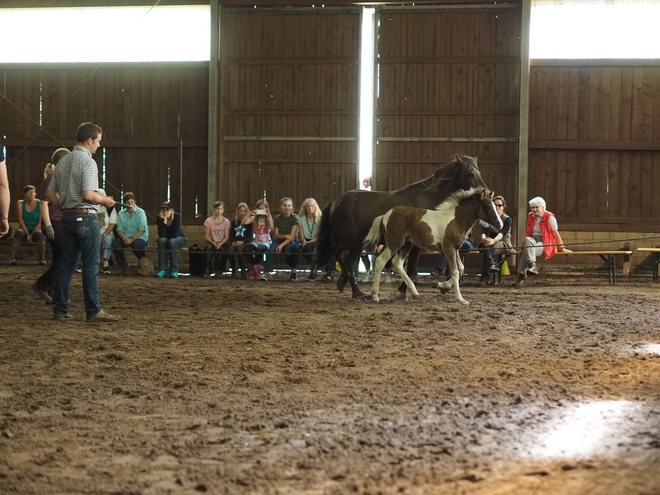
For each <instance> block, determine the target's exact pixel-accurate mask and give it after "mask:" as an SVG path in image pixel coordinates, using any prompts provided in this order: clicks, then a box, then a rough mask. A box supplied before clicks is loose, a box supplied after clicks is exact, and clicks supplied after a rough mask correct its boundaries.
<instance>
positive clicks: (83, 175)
mask: <svg viewBox="0 0 660 495" xmlns="http://www.w3.org/2000/svg"><path fill="white" fill-rule="evenodd" d="M98 189H99V168H98V166H97V165H96V162H95V161H94V159H93V158H92V154H91V153H90V152H89V150H88V149H86V148H84V147H82V146H78V145H76V146H74V147H73V151H72V152H71V153H69V154H68V155H66V156H65V157H64V158H62V159H61V160H60V161H59V162H58V163H57V168H56V169H55V175H54V176H53V180H52V181H50V184H49V185H48V190H49V191H53V192H56V193H58V194H59V195H60V208H61V209H63V210H70V209H73V208H87V209H93V210H96V211H98V209H99V207H98V205H91V204H89V203H86V202H85V200H84V199H83V196H82V192H83V191H98Z"/></svg>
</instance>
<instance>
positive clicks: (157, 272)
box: [156, 270, 167, 278]
mask: <svg viewBox="0 0 660 495" xmlns="http://www.w3.org/2000/svg"><path fill="white" fill-rule="evenodd" d="M166 275H167V271H166V270H158V271H156V276H157V277H158V278H163V277H165V276H166Z"/></svg>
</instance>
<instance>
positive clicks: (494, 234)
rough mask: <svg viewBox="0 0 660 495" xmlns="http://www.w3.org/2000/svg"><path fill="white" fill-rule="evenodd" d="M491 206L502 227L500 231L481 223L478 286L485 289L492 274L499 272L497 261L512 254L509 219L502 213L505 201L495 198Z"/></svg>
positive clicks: (500, 197)
mask: <svg viewBox="0 0 660 495" xmlns="http://www.w3.org/2000/svg"><path fill="white" fill-rule="evenodd" d="M493 204H494V205H495V208H496V209H497V213H499V215H500V217H501V218H502V224H503V227H502V228H501V229H500V230H497V229H495V228H494V227H493V226H492V225H489V224H487V223H484V222H481V244H479V249H480V250H481V252H482V253H484V262H483V266H482V268H481V280H480V281H479V285H481V286H482V287H485V286H486V285H488V280H489V278H490V274H491V273H492V272H499V271H500V266H499V264H498V263H497V260H498V259H499V258H500V256H502V255H503V254H505V253H508V252H514V251H513V247H512V245H511V217H510V216H509V215H507V214H506V213H504V209H505V208H506V201H504V196H495V198H493Z"/></svg>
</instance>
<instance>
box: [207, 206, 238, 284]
mask: <svg viewBox="0 0 660 495" xmlns="http://www.w3.org/2000/svg"><path fill="white" fill-rule="evenodd" d="M224 212H225V204H224V203H223V202H222V201H216V202H215V203H213V216H211V217H208V218H207V219H206V220H205V221H204V227H206V234H205V235H204V238H205V239H206V266H207V270H208V274H209V275H211V273H215V274H216V275H218V276H220V275H221V274H222V272H223V271H224V269H225V266H226V264H227V253H228V249H227V248H228V246H229V244H228V242H229V229H230V228H231V223H230V222H229V220H228V219H227V218H225V217H224V216H223V213H224ZM218 254H219V255H220V261H219V263H218V261H217V260H215V258H216V255H218ZM214 262H215V263H214ZM214 265H215V266H214Z"/></svg>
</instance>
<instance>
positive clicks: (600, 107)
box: [529, 61, 660, 231]
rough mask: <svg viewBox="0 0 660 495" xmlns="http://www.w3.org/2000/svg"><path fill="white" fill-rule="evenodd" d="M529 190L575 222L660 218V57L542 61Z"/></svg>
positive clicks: (534, 79) (535, 88) (533, 84)
mask: <svg viewBox="0 0 660 495" xmlns="http://www.w3.org/2000/svg"><path fill="white" fill-rule="evenodd" d="M530 77H531V79H530V88H531V94H530V100H531V101H532V102H533V103H532V105H531V110H530V111H531V115H530V169H529V172H530V175H529V194H530V195H531V196H536V195H540V196H543V197H544V198H545V199H546V202H547V203H548V207H549V208H550V209H551V210H552V211H553V212H554V213H556V214H557V215H558V216H559V218H560V219H561V220H562V223H564V224H566V223H568V225H569V226H570V227H571V228H574V229H576V230H580V229H586V230H594V229H596V230H598V229H599V224H600V225H602V226H603V227H602V228H603V229H605V230H611V229H612V228H613V227H612V226H616V225H621V226H625V225H635V226H636V228H637V229H638V231H639V229H640V228H641V229H643V228H644V225H651V224H655V223H657V222H658V221H660V208H658V207H657V206H656V205H657V202H658V200H659V199H660V192H656V191H660V133H658V132H657V130H658V129H660V113H658V112H656V111H655V110H656V109H660V64H659V63H658V62H657V61H550V62H543V63H541V62H537V63H536V64H535V65H533V67H532V71H531V76H530Z"/></svg>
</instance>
